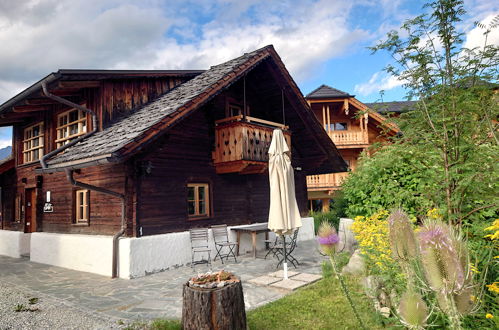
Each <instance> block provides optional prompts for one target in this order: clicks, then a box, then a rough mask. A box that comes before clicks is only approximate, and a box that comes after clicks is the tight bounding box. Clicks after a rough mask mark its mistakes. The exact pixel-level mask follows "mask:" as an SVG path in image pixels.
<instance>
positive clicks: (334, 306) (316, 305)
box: [247, 277, 383, 330]
mask: <svg viewBox="0 0 499 330" xmlns="http://www.w3.org/2000/svg"><path fill="white" fill-rule="evenodd" d="M345 280H346V282H347V286H348V288H349V289H350V293H351V297H352V300H353V302H354V304H355V306H356V308H357V311H358V312H359V314H360V317H361V318H362V320H363V322H364V324H365V326H366V327H367V328H368V329H383V326H382V325H381V324H380V323H379V321H377V318H376V314H375V313H374V309H373V307H372V302H371V300H370V299H368V298H367V297H366V296H365V295H364V293H363V289H362V287H361V286H360V285H359V284H358V280H357V279H345ZM247 318H248V324H249V327H250V329H255V330H256V329H359V324H358V322H357V320H356V319H355V316H354V314H353V312H352V309H351V308H350V305H349V304H348V301H347V299H346V298H345V296H344V295H343V292H342V291H341V287H340V285H339V283H338V280H337V279H335V278H333V277H329V278H325V279H323V280H321V281H319V282H317V283H315V284H313V285H311V286H308V287H306V288H304V289H301V290H298V291H297V292H294V293H293V294H290V295H288V296H286V297H284V298H282V299H280V300H277V301H274V302H272V303H270V304H268V305H265V306H262V307H260V308H257V309H255V310H252V311H250V312H248V313H247Z"/></svg>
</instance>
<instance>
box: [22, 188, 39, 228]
mask: <svg viewBox="0 0 499 330" xmlns="http://www.w3.org/2000/svg"><path fill="white" fill-rule="evenodd" d="M25 201H26V205H25V206H24V208H25V210H26V221H25V225H24V232H25V233H32V232H35V231H36V191H35V189H34V188H32V189H26V190H25Z"/></svg>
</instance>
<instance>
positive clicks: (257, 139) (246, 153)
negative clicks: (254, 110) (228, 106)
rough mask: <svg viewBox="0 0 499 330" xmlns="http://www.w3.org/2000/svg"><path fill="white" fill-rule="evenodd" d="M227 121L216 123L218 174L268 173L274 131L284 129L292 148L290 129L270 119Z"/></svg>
mask: <svg viewBox="0 0 499 330" xmlns="http://www.w3.org/2000/svg"><path fill="white" fill-rule="evenodd" d="M245 119H246V121H243V117H242V116H235V117H230V118H225V119H222V120H218V121H216V122H215V125H216V127H215V151H213V153H212V157H213V163H214V164H215V168H216V172H217V173H218V174H224V173H239V174H256V173H263V172H265V171H266V170H267V167H268V160H269V156H268V154H267V152H268V150H269V147H270V142H271V141H272V132H273V130H274V129H275V128H281V129H282V130H283V133H284V137H285V138H286V142H287V143H288V145H289V146H291V133H290V132H289V131H286V129H287V127H286V126H284V125H282V124H279V123H274V122H271V121H267V120H262V119H258V118H254V117H249V116H246V118H245Z"/></svg>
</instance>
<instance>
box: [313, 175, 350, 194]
mask: <svg viewBox="0 0 499 330" xmlns="http://www.w3.org/2000/svg"><path fill="white" fill-rule="evenodd" d="M348 174H349V172H340V173H330V174H320V175H309V176H307V189H308V191H319V190H338V189H339V188H340V186H341V184H342V183H343V180H345V178H346V177H347V176H348Z"/></svg>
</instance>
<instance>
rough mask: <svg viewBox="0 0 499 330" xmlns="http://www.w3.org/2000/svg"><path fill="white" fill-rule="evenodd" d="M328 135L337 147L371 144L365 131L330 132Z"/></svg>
mask: <svg viewBox="0 0 499 330" xmlns="http://www.w3.org/2000/svg"><path fill="white" fill-rule="evenodd" d="M328 135H329V137H330V138H331V140H333V142H334V144H335V145H337V146H344V145H363V144H369V141H368V138H367V132H364V131H353V132H352V131H329V132H328Z"/></svg>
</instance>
